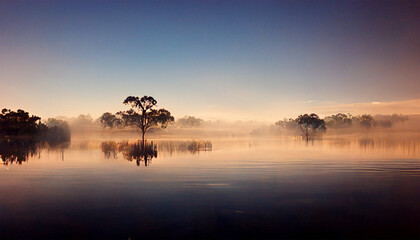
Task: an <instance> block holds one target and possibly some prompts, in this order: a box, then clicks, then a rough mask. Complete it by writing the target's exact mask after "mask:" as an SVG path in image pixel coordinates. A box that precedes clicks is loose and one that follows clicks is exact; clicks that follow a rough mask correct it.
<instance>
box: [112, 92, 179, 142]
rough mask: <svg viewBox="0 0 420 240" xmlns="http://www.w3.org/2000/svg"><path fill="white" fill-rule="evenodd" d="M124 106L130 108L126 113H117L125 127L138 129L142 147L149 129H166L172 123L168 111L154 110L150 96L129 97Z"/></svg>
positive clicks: (172, 118) (154, 104)
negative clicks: (140, 133) (158, 127)
mask: <svg viewBox="0 0 420 240" xmlns="http://www.w3.org/2000/svg"><path fill="white" fill-rule="evenodd" d="M123 103H124V104H126V105H129V106H130V107H131V108H130V110H128V111H124V112H119V113H117V114H119V115H121V116H122V120H123V122H124V124H125V125H126V126H135V127H138V128H140V130H141V132H142V141H143V146H144V140H145V138H144V136H145V134H146V132H147V130H149V129H150V128H151V127H156V126H160V127H161V128H166V127H167V125H168V124H169V123H170V122H173V121H174V117H172V116H171V113H170V112H169V111H168V110H165V109H163V108H161V109H159V110H156V109H154V108H155V107H156V104H157V101H156V100H155V99H154V98H153V97H151V96H143V97H142V98H139V97H133V96H129V97H127V98H126V99H125V100H124V102H123Z"/></svg>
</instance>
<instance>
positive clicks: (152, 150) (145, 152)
mask: <svg viewBox="0 0 420 240" xmlns="http://www.w3.org/2000/svg"><path fill="white" fill-rule="evenodd" d="M101 149H102V152H103V153H104V156H105V158H108V159H110V158H118V154H121V155H122V156H123V157H124V159H126V160H128V161H136V163H137V165H140V163H141V162H144V165H145V166H146V167H147V166H148V165H149V164H150V163H151V162H152V159H153V158H157V153H158V150H159V152H167V153H169V154H171V155H172V154H173V153H190V154H195V153H198V152H201V151H211V150H212V144H211V142H210V141H159V142H157V144H155V143H154V142H150V143H149V142H147V141H146V142H145V143H144V145H143V142H142V141H138V142H135V143H129V142H128V141H123V142H114V141H107V142H102V144H101Z"/></svg>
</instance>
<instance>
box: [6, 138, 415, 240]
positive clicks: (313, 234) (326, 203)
mask: <svg viewBox="0 0 420 240" xmlns="http://www.w3.org/2000/svg"><path fill="white" fill-rule="evenodd" d="M127 144H128V145H127ZM130 146H132V145H130V143H118V142H102V141H89V142H88V141H78V140H74V141H73V142H72V143H70V144H64V145H56V146H48V145H42V146H31V147H29V148H28V147H26V146H9V147H8V146H3V147H2V148H0V155H2V156H3V157H4V159H3V161H0V162H2V163H3V162H4V163H5V164H4V165H0V239H9V238H12V239H16V238H18V239H34V238H36V239H45V238H59V239H62V238H101V239H103V238H118V239H129V238H132V239H139V238H152V237H157V238H182V237H188V238H322V239H324V238H340V239H342V238H369V239H372V238H381V239H383V238H394V239H395V238H398V239H401V238H410V239H415V238H417V239H419V238H420V138H419V137H416V136H414V137H413V136H412V137H392V138H388V137H382V138H355V139H329V140H328V139H324V140H323V141H315V142H314V143H309V144H306V143H304V142H301V141H299V140H296V139H265V140H262V139H260V140H246V139H233V140H232V139H231V140H220V139H219V140H212V141H211V149H208V148H207V149H203V146H201V145H200V144H199V145H197V146H195V145H194V143H192V142H180V141H175V142H174V141H164V142H155V146H156V149H155V150H156V154H155V153H154V152H153V151H154V150H153V149H152V150H151V151H152V155H150V156H148V158H146V160H144V157H143V156H142V157H138V156H137V157H136V156H135V154H134V155H133V151H134V150H135V148H130ZM207 147H208V146H207ZM133 149H134V150H133ZM203 150H207V151H203ZM209 150H211V151H209ZM16 152H19V153H20V155H21V156H20V160H21V161H17V158H15V159H14V160H13V156H15V155H16V154H17V153H16ZM6 157H8V159H6V160H7V161H6V160H5V158H6ZM146 164H147V167H146V166H145V165H146Z"/></svg>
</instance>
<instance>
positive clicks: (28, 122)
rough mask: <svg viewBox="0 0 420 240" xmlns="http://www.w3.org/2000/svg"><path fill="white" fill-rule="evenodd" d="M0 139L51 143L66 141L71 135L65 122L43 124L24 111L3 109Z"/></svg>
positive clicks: (52, 121)
mask: <svg viewBox="0 0 420 240" xmlns="http://www.w3.org/2000/svg"><path fill="white" fill-rule="evenodd" d="M0 137H2V138H15V137H27V138H36V139H44V140H52V141H68V140H70V137H71V133H70V127H69V125H68V124H67V122H65V121H63V120H58V119H53V118H50V119H48V120H47V121H46V122H45V123H43V122H41V118H40V117H38V116H35V115H29V113H28V112H25V111H24V110H21V109H19V110H17V111H16V112H15V111H12V110H10V109H3V110H2V111H1V114H0Z"/></svg>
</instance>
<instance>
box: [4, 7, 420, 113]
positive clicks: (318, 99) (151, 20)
mask: <svg viewBox="0 0 420 240" xmlns="http://www.w3.org/2000/svg"><path fill="white" fill-rule="evenodd" d="M419 5H420V4H419V2H416V1H411V2H409V1H403V2H401V1H4V0H3V1H0V88H1V92H2V94H1V96H0V104H1V105H2V106H1V107H8V108H12V109H15V108H23V109H25V110H28V111H30V112H33V113H34V114H38V115H41V116H44V117H51V116H57V115H67V116H75V115H78V114H80V113H85V114H86V113H90V114H92V115H93V116H99V115H100V114H101V113H103V112H105V111H111V112H115V111H118V110H123V109H125V107H124V106H123V105H122V101H123V100H124V98H125V97H126V96H128V95H136V96H141V95H151V96H154V97H155V98H156V99H157V100H158V104H159V106H160V107H165V108H167V109H169V110H171V112H173V114H174V115H175V116H178V117H182V116H183V115H197V116H200V117H204V118H221V119H223V118H225V119H246V120H261V119H269V120H272V119H277V118H282V117H289V116H294V115H296V114H299V113H303V112H311V111H315V110H316V109H317V108H318V107H320V106H324V105H337V106H339V105H342V104H354V103H365V102H366V103H369V102H395V101H407V100H412V99H418V98H420V96H419V95H420V93H419V92H420V91H419V90H420V83H419V82H420V80H419V79H420V78H419V76H420V74H419V69H418V65H419V62H420V49H419V44H418V43H419V42H420V41H419V40H420V30H419V29H420V28H419V23H420V17H419V16H420V14H419V12H420V7H419ZM339 110H340V109H337V111H339Z"/></svg>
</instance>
